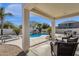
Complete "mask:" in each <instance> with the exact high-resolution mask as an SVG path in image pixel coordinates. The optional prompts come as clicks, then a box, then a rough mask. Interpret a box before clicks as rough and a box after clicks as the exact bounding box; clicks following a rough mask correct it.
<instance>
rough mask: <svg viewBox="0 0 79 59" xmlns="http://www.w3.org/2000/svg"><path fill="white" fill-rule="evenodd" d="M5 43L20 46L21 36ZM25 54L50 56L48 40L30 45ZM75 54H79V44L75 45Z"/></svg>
mask: <svg viewBox="0 0 79 59" xmlns="http://www.w3.org/2000/svg"><path fill="white" fill-rule="evenodd" d="M78 42H79V40H78ZM5 44H13V45H17V46H19V47H21V48H22V38H20V39H18V40H14V41H11V42H6V43H5ZM27 56H51V50H50V41H46V42H44V43H41V44H38V45H36V46H33V47H30V49H29V52H28V54H27ZM75 56H79V45H78V47H77V50H76V53H75Z"/></svg>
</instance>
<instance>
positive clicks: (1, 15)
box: [0, 7, 13, 43]
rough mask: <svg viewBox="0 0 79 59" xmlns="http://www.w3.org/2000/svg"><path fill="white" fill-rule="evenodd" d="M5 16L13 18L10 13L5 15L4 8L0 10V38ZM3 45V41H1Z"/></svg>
mask: <svg viewBox="0 0 79 59" xmlns="http://www.w3.org/2000/svg"><path fill="white" fill-rule="evenodd" d="M5 16H13V15H12V14H11V13H5V8H3V7H2V8H0V20H1V38H2V36H3V26H4V18H5ZM2 43H3V40H2Z"/></svg>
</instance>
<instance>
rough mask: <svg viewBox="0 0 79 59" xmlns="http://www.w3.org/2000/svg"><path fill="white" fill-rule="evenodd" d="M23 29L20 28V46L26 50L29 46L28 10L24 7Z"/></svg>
mask: <svg viewBox="0 0 79 59" xmlns="http://www.w3.org/2000/svg"><path fill="white" fill-rule="evenodd" d="M23 16H24V19H23V29H22V34H23V40H22V47H23V50H24V51H25V52H27V51H28V49H29V48H30V38H29V11H28V10H26V9H24V12H23Z"/></svg>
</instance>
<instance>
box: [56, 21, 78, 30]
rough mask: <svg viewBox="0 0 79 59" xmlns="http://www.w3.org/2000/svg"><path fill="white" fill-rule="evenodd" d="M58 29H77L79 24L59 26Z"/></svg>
mask: <svg viewBox="0 0 79 59" xmlns="http://www.w3.org/2000/svg"><path fill="white" fill-rule="evenodd" d="M57 28H58V29H68V28H79V22H74V23H63V24H59V25H58V27H57Z"/></svg>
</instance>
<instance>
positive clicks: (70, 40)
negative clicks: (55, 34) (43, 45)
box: [50, 32, 79, 56]
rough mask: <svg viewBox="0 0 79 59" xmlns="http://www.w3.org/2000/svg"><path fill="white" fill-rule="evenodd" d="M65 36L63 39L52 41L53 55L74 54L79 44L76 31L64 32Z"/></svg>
mask: <svg viewBox="0 0 79 59" xmlns="http://www.w3.org/2000/svg"><path fill="white" fill-rule="evenodd" d="M64 35H65V37H62V40H58V39H56V41H55V42H53V41H51V42H50V46H51V55H52V56H74V55H75V52H76V49H77V46H78V44H79V42H78V37H77V36H76V32H73V33H67V32H64Z"/></svg>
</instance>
